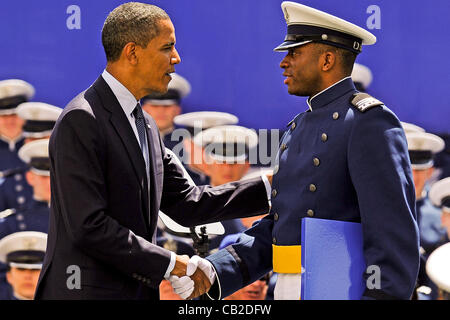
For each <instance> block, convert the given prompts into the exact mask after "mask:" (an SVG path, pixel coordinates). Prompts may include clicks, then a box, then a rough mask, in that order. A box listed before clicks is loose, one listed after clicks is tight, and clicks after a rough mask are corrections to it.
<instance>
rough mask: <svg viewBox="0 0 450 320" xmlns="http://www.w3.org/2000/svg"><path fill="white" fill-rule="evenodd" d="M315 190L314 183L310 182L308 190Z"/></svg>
mask: <svg viewBox="0 0 450 320" xmlns="http://www.w3.org/2000/svg"><path fill="white" fill-rule="evenodd" d="M316 190H317V187H316V185H315V184H312V183H311V184H310V185H309V191H311V192H315V191H316Z"/></svg>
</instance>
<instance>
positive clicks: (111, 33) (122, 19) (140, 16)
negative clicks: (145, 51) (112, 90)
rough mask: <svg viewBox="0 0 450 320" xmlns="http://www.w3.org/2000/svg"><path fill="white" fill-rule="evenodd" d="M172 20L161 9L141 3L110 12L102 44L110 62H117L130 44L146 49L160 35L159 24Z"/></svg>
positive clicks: (128, 4) (133, 3) (127, 5)
mask: <svg viewBox="0 0 450 320" xmlns="http://www.w3.org/2000/svg"><path fill="white" fill-rule="evenodd" d="M166 19H170V17H169V15H168V14H167V13H166V12H165V11H164V10H163V9H161V8H159V7H157V6H154V5H151V4H146V3H140V2H128V3H124V4H122V5H120V6H118V7H117V8H115V9H114V10H113V11H111V12H110V14H109V15H108V17H107V18H106V20H105V23H104V24H103V29H102V44H103V48H104V50H105V54H106V60H107V61H108V62H114V61H117V60H118V59H119V57H120V54H121V53H122V50H123V48H124V47H125V45H126V44H127V43H129V42H134V43H136V44H137V45H139V46H141V47H143V48H146V47H147V45H148V43H149V42H150V40H152V39H153V38H154V37H156V36H157V35H158V34H159V27H158V22H159V21H160V20H166Z"/></svg>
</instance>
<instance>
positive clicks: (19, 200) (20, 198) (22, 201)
mask: <svg viewBox="0 0 450 320" xmlns="http://www.w3.org/2000/svg"><path fill="white" fill-rule="evenodd" d="M17 202H18V203H19V204H24V203H25V197H23V196H20V197H18V198H17Z"/></svg>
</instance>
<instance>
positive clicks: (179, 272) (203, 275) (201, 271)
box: [168, 255, 216, 300]
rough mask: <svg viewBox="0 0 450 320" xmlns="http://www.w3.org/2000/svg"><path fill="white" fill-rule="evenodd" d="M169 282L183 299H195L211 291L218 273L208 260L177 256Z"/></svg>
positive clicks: (197, 257)
mask: <svg viewBox="0 0 450 320" xmlns="http://www.w3.org/2000/svg"><path fill="white" fill-rule="evenodd" d="M168 280H169V281H170V283H171V284H172V287H173V289H174V291H175V293H176V294H178V295H179V296H180V297H181V298H183V299H185V300H186V299H193V298H197V297H198V296H201V295H202V294H205V293H206V292H208V291H209V289H210V288H211V286H212V284H213V283H214V281H215V280H216V273H215V271H214V268H213V266H212V264H211V262H209V261H208V260H206V259H202V258H200V257H199V256H192V257H191V258H190V259H189V257H188V256H180V255H177V256H176V262H175V266H174V268H173V270H172V272H171V273H170V276H169V278H168Z"/></svg>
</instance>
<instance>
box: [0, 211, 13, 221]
mask: <svg viewBox="0 0 450 320" xmlns="http://www.w3.org/2000/svg"><path fill="white" fill-rule="evenodd" d="M16 211H17V210H16V209H6V210H3V211H0V219H4V218H6V217H9V216H10V215H13V214H15V213H16Z"/></svg>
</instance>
